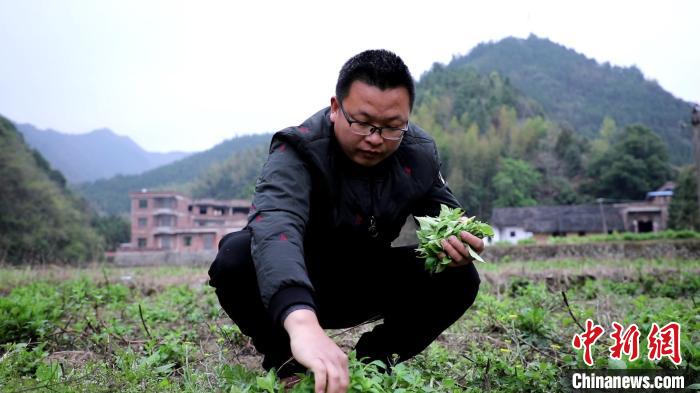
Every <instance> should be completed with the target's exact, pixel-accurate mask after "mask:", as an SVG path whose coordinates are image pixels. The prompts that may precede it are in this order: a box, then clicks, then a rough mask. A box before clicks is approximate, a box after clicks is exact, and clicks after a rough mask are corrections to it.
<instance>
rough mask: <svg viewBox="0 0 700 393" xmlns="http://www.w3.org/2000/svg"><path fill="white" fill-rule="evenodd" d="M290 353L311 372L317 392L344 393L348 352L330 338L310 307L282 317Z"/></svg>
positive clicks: (348, 382)
mask: <svg viewBox="0 0 700 393" xmlns="http://www.w3.org/2000/svg"><path fill="white" fill-rule="evenodd" d="M284 328H285V329H286V330H287V333H289V339H290V345H291V348H292V355H293V356H294V359H296V360H297V361H298V362H299V363H301V364H302V365H304V366H306V367H307V368H309V369H310V370H311V371H312V372H313V373H314V380H315V388H314V390H315V392H316V393H326V392H327V393H345V392H347V390H348V385H349V384H350V373H349V369H348V357H347V355H346V354H345V353H344V352H343V351H342V350H341V349H340V348H339V347H338V345H336V343H335V342H333V340H331V339H330V338H329V337H328V336H327V335H326V333H325V332H324V331H323V329H322V328H321V325H320V324H319V323H318V319H317V318H316V314H315V313H314V312H313V311H312V310H304V309H301V310H296V311H293V312H292V313H290V314H289V315H288V316H287V318H286V319H285V320H284Z"/></svg>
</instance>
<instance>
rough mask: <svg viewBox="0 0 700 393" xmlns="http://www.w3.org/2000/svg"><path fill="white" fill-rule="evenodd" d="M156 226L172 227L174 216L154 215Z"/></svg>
mask: <svg viewBox="0 0 700 393" xmlns="http://www.w3.org/2000/svg"><path fill="white" fill-rule="evenodd" d="M156 226H159V227H173V226H175V216H158V217H156Z"/></svg>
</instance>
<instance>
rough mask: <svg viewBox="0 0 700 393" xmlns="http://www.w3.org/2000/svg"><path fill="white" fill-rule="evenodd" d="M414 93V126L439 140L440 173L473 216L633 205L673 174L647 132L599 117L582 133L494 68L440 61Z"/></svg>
mask: <svg viewBox="0 0 700 393" xmlns="http://www.w3.org/2000/svg"><path fill="white" fill-rule="evenodd" d="M417 91H418V94H417V100H416V106H415V108H414V111H413V114H412V121H414V122H415V123H416V124H419V125H421V126H422V127H424V128H425V129H426V130H429V132H430V133H431V134H432V135H433V136H434V137H435V139H436V141H437V143H438V147H439V149H440V154H441V157H442V160H443V174H444V175H445V177H446V179H447V180H448V182H449V185H450V187H451V188H452V190H453V192H454V193H455V195H456V196H457V197H458V199H459V200H460V201H461V202H462V203H463V205H464V206H465V207H466V209H467V211H468V212H469V214H476V215H478V216H480V217H489V216H490V214H491V211H492V209H493V208H494V207H506V206H531V205H559V204H572V203H584V202H592V201H594V200H595V199H597V198H605V199H606V200H608V201H623V200H638V199H643V198H644V196H645V194H646V192H647V191H651V190H654V189H655V188H656V187H659V186H661V185H662V184H663V183H664V182H665V181H667V180H670V179H672V178H673V176H674V174H673V171H672V168H671V166H670V164H669V157H668V151H667V148H666V144H665V143H664V142H663V141H662V140H661V139H660V138H659V136H658V135H656V134H655V133H654V132H652V131H651V130H650V129H649V128H647V127H645V126H643V125H632V126H626V127H618V126H617V124H616V123H615V122H614V121H613V120H612V119H610V118H604V119H603V121H602V122H601V124H600V125H599V129H598V130H597V131H596V132H595V134H594V137H593V138H588V137H585V136H583V135H581V134H579V133H577V132H576V130H575V129H573V128H571V127H570V126H566V125H561V124H560V123H559V122H556V121H553V120H552V119H551V118H549V117H547V115H546V112H545V111H544V110H543V109H542V108H543V106H541V105H539V104H538V103H537V102H536V101H534V100H532V99H531V98H528V97H527V96H526V95H525V92H523V91H522V90H519V89H516V88H515V87H514V86H512V85H511V83H510V82H509V80H508V79H507V78H503V77H502V76H501V75H500V74H498V73H497V72H491V73H490V74H488V75H482V74H479V73H477V71H476V70H474V69H473V68H469V67H445V66H442V65H439V64H438V65H435V66H434V67H433V68H432V69H431V70H430V71H429V72H427V73H426V74H424V75H423V77H422V78H421V80H420V82H419V83H418V85H417Z"/></svg>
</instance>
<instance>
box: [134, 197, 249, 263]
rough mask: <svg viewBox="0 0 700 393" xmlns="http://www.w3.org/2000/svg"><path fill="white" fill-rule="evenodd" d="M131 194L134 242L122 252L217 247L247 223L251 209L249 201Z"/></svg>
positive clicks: (195, 249) (209, 248)
mask: <svg viewBox="0 0 700 393" xmlns="http://www.w3.org/2000/svg"><path fill="white" fill-rule="evenodd" d="M129 197H130V198H131V243H129V244H128V245H123V246H122V248H121V250H120V251H127V250H134V251H203V250H214V249H215V248H216V246H217V244H218V242H219V240H220V239H221V238H222V237H223V236H224V235H226V234H227V233H230V232H234V231H238V230H240V229H242V228H243V227H244V226H245V225H246V224H247V216H248V211H249V209H250V201H247V200H216V199H190V198H188V197H186V196H184V195H181V194H178V193H175V192H167V191H147V190H142V191H140V192H132V193H130V194H129ZM125 246H126V247H125Z"/></svg>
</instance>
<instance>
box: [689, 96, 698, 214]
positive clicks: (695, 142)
mask: <svg viewBox="0 0 700 393" xmlns="http://www.w3.org/2000/svg"><path fill="white" fill-rule="evenodd" d="M690 122H691V123H692V124H693V145H695V178H696V179H697V183H698V186H697V187H698V189H697V192H698V214H699V215H700V105H698V104H695V105H694V106H693V112H692V114H691V119H690Z"/></svg>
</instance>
